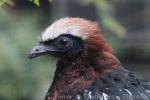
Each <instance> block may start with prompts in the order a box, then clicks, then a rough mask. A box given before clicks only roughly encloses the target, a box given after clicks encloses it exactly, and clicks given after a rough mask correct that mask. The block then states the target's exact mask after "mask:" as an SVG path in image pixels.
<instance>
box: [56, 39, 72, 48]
mask: <svg viewBox="0 0 150 100" xmlns="http://www.w3.org/2000/svg"><path fill="white" fill-rule="evenodd" d="M57 44H58V47H59V48H64V47H67V46H68V45H69V38H68V37H64V36H63V37H60V38H58V40H57Z"/></svg>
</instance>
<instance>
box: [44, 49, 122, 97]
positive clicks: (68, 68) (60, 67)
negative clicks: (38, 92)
mask: <svg viewBox="0 0 150 100" xmlns="http://www.w3.org/2000/svg"><path fill="white" fill-rule="evenodd" d="M87 55H88V56H90V57H88V56H87ZM93 56H94V57H93ZM93 56H92V55H89V54H85V53H83V54H82V55H80V56H79V57H78V58H76V59H66V58H63V59H61V60H59V61H58V63H57V68H56V71H55V76H54V80H53V82H52V85H51V87H50V88H49V90H48V92H47V95H46V97H45V100H63V99H71V98H72V97H74V96H75V95H76V94H77V93H79V92H81V91H83V90H84V89H86V88H88V87H89V86H90V85H91V84H92V83H93V82H94V81H95V80H96V79H97V78H99V77H100V76H102V75H103V74H104V73H106V72H111V71H112V70H113V69H116V68H117V67H118V66H119V64H120V63H119V61H118V60H117V59H116V58H115V57H114V56H113V55H112V54H111V53H109V52H103V53H100V54H97V56H96V57H95V55H93Z"/></svg>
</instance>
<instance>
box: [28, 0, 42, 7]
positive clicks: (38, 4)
mask: <svg viewBox="0 0 150 100" xmlns="http://www.w3.org/2000/svg"><path fill="white" fill-rule="evenodd" d="M29 1H31V2H33V3H34V4H35V5H37V6H40V0H29Z"/></svg>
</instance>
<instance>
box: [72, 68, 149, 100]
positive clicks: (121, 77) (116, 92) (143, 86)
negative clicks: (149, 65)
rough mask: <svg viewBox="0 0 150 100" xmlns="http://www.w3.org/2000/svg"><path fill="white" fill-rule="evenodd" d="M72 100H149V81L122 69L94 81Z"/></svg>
mask: <svg viewBox="0 0 150 100" xmlns="http://www.w3.org/2000/svg"><path fill="white" fill-rule="evenodd" d="M73 100H150V81H145V80H144V79H143V78H142V77H139V76H137V75H135V74H134V73H131V72H129V71H127V70H125V69H123V68H122V69H120V70H114V71H113V72H110V73H107V74H105V75H103V76H102V77H100V78H98V79H96V80H95V81H94V82H93V84H92V85H90V86H89V87H88V88H87V89H86V90H83V91H82V92H80V93H78V94H77V95H76V96H75V97H74V99H73Z"/></svg>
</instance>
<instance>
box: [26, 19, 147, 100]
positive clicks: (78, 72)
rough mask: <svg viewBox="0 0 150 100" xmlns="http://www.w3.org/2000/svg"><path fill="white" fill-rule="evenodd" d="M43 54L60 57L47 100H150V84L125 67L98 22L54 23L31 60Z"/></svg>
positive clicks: (32, 50)
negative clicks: (105, 37)
mask: <svg viewBox="0 0 150 100" xmlns="http://www.w3.org/2000/svg"><path fill="white" fill-rule="evenodd" d="M41 55H51V56H55V57H57V58H58V61H57V63H56V70H55V73H54V78H53V81H52V84H51V86H50V88H49V89H48V91H47V94H46V96H45V99H44V100H150V81H149V80H146V79H144V78H143V77H142V76H140V75H137V74H135V73H134V72H131V71H129V70H127V69H125V68H124V67H123V65H122V64H121V62H120V61H119V60H118V58H117V57H115V55H114V53H113V50H112V47H111V45H110V44H109V43H108V42H107V41H106V40H105V39H104V37H103V35H102V31H101V29H100V26H99V25H98V23H97V22H96V21H91V20H88V19H85V18H79V17H65V18H60V19H58V20H56V21H54V22H53V23H52V24H51V25H50V26H49V27H48V28H46V29H45V30H44V31H43V32H42V34H41V36H40V39H39V44H38V45H37V46H35V47H34V48H33V49H31V50H30V51H29V53H28V58H29V59H33V58H36V57H38V56H41Z"/></svg>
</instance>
